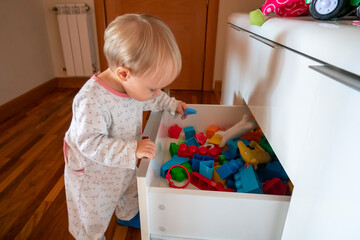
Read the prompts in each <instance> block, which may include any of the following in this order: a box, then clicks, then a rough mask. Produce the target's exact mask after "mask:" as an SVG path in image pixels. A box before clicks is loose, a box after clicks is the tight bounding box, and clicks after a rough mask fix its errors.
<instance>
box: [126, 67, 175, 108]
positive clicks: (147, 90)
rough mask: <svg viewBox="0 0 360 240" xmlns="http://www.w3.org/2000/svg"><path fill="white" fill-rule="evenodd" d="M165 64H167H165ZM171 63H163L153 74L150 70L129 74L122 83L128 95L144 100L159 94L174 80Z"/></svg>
mask: <svg viewBox="0 0 360 240" xmlns="http://www.w3.org/2000/svg"><path fill="white" fill-rule="evenodd" d="M166 65H167V66H166ZM175 77H176V76H175V74H174V73H173V67H172V64H170V63H169V64H164V66H163V67H162V69H161V70H160V71H158V73H157V74H156V75H155V76H154V74H152V73H151V72H150V73H148V74H142V75H132V74H131V75H130V77H129V78H128V79H127V81H126V82H124V83H123V84H122V85H123V87H124V89H125V91H126V93H127V94H128V95H129V97H131V98H133V99H135V100H137V101H146V100H150V99H153V98H155V97H157V96H159V95H160V91H161V89H162V88H164V87H166V86H168V85H169V84H170V83H172V82H173V81H174V80H175Z"/></svg>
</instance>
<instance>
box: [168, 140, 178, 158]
mask: <svg viewBox="0 0 360 240" xmlns="http://www.w3.org/2000/svg"><path fill="white" fill-rule="evenodd" d="M178 151H179V145H177V144H176V143H170V147H169V152H170V155H171V157H173V156H174V155H176V154H177V153H178Z"/></svg>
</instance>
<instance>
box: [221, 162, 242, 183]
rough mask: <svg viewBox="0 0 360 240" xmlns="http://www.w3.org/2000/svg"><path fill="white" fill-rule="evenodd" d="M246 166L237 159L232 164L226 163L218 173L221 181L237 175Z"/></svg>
mask: <svg viewBox="0 0 360 240" xmlns="http://www.w3.org/2000/svg"><path fill="white" fill-rule="evenodd" d="M244 165H245V163H244V161H242V160H240V159H237V160H231V161H230V162H227V163H224V164H223V165H221V167H219V168H218V169H217V170H216V171H217V173H218V174H219V176H220V178H221V179H225V178H228V177H229V176H230V175H231V174H234V173H236V172H237V171H239V169H240V168H242V167H243V166H244Z"/></svg>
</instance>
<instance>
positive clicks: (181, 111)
mask: <svg viewBox="0 0 360 240" xmlns="http://www.w3.org/2000/svg"><path fill="white" fill-rule="evenodd" d="M186 108H187V106H186V103H184V102H180V103H179V104H178V105H177V107H176V113H178V114H180V115H181V119H185V118H186V117H187V116H186V115H184V111H185V109H186Z"/></svg>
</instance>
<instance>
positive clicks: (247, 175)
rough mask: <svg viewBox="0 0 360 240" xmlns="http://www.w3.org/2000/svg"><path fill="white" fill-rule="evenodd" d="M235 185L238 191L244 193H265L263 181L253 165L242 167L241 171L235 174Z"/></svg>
mask: <svg viewBox="0 0 360 240" xmlns="http://www.w3.org/2000/svg"><path fill="white" fill-rule="evenodd" d="M234 179H235V187H236V189H237V192H243V193H264V192H263V190H262V188H261V183H260V181H259V179H258V176H257V174H256V172H255V171H254V168H253V167H252V165H249V167H243V168H240V170H239V172H238V173H236V174H234Z"/></svg>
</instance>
